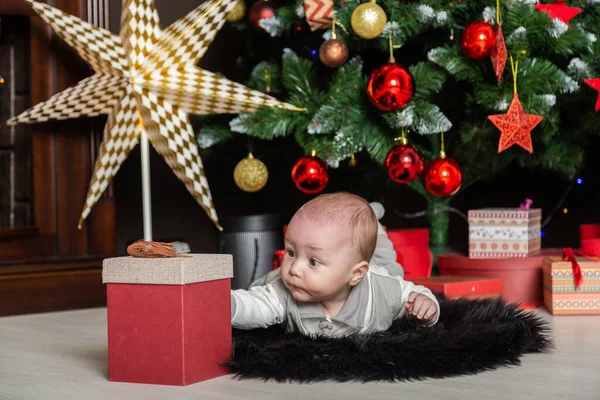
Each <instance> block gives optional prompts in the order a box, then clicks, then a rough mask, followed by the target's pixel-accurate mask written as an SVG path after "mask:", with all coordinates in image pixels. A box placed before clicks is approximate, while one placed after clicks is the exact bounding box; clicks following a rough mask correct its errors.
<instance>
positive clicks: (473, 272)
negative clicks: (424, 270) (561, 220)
mask: <svg viewBox="0 0 600 400" xmlns="http://www.w3.org/2000/svg"><path fill="white" fill-rule="evenodd" d="M562 252H563V250H562V249H543V250H542V251H541V253H540V254H539V255H535V256H530V257H520V258H489V259H474V258H469V257H468V256H466V255H463V254H460V253H442V254H440V255H439V256H438V265H439V267H440V272H441V275H442V276H444V275H458V276H476V277H485V278H493V279H501V280H502V297H503V298H504V299H505V300H506V301H508V302H509V303H519V304H520V305H521V308H535V307H539V306H541V305H542V304H543V301H544V295H543V290H542V289H543V284H542V280H543V278H542V262H543V261H544V258H546V257H549V256H556V255H561V254H562Z"/></svg>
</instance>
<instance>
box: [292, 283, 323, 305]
mask: <svg viewBox="0 0 600 400" xmlns="http://www.w3.org/2000/svg"><path fill="white" fill-rule="evenodd" d="M286 287H287V288H288V290H289V291H290V293H291V294H292V297H293V298H294V300H296V301H297V302H300V303H309V302H312V301H318V300H317V299H315V298H314V296H312V295H311V294H310V293H308V292H307V291H306V290H304V289H300V288H298V287H296V286H292V285H287V284H286Z"/></svg>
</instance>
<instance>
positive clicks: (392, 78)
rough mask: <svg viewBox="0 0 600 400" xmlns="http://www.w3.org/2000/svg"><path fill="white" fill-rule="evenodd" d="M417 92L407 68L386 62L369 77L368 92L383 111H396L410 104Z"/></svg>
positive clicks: (370, 97)
mask: <svg viewBox="0 0 600 400" xmlns="http://www.w3.org/2000/svg"><path fill="white" fill-rule="evenodd" d="M414 93H415V81H414V79H413V77H412V75H411V74H410V72H408V70H407V69H405V68H404V67H401V66H400V65H398V64H385V65H382V66H381V67H379V68H377V69H376V70H375V71H373V73H372V74H371V76H370V77H369V82H368V83H367V94H368V95H369V99H371V101H372V102H373V104H375V106H376V107H377V108H379V109H380V110H382V111H396V110H400V109H401V108H404V107H406V106H407V105H408V103H409V102H410V100H411V99H412V97H413V95H414Z"/></svg>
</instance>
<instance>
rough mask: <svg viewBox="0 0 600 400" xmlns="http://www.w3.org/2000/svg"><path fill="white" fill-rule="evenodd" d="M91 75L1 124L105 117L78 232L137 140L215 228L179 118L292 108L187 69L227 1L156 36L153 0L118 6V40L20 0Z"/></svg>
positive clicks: (129, 0) (220, 20)
mask: <svg viewBox="0 0 600 400" xmlns="http://www.w3.org/2000/svg"><path fill="white" fill-rule="evenodd" d="M27 2H29V3H30V4H31V5H32V7H33V9H34V10H35V11H36V12H37V13H38V14H39V15H40V16H41V17H42V18H43V19H44V20H45V21H46V22H47V23H48V24H50V25H51V26H52V28H53V29H54V30H55V31H56V33H57V34H58V35H59V36H60V37H61V38H62V39H63V40H64V41H65V42H67V43H68V44H69V45H70V46H71V47H72V48H73V49H74V50H75V51H76V52H77V53H78V54H79V55H80V56H81V57H82V58H83V59H84V60H85V61H86V62H87V63H88V64H89V65H90V67H92V68H93V69H94V72H95V74H94V75H92V76H91V77H89V78H86V79H84V80H82V81H80V82H79V83H78V84H77V85H76V86H73V87H71V88H68V89H66V90H64V91H62V92H60V93H58V94H56V95H54V96H53V97H52V98H50V99H49V100H48V101H46V102H43V103H40V104H38V105H36V106H34V107H33V108H31V109H29V110H27V111H25V112H24V113H22V114H20V115H18V116H16V117H14V118H12V119H10V120H9V121H7V124H8V125H14V124H18V123H34V122H44V121H49V120H62V119H71V118H78V117H83V116H87V117H91V116H97V115H100V114H108V121H107V123H106V126H105V128H104V136H103V140H102V144H101V145H100V150H99V153H98V158H97V160H96V165H95V168H94V173H93V175H92V180H91V182H90V186H89V189H88V194H87V198H86V201H85V205H84V207H83V211H82V213H81V220H80V227H81V224H82V222H83V220H84V219H85V218H86V217H87V216H88V215H89V213H90V211H91V208H92V207H93V206H94V205H95V204H96V202H97V201H98V199H99V198H100V196H101V195H102V193H103V192H104V190H105V189H106V187H107V186H108V184H109V183H110V181H111V180H112V178H113V177H114V176H115V174H116V173H117V171H118V170H119V168H120V166H121V164H122V163H123V161H125V159H126V158H127V156H128V155H129V153H130V152H131V150H132V149H133V148H134V147H135V146H136V145H137V144H138V141H139V139H140V136H141V135H142V134H145V135H147V137H148V139H149V141H150V143H151V144H152V146H153V147H154V148H155V149H156V151H157V152H158V153H159V154H160V155H161V156H162V157H163V158H164V160H165V161H166V163H167V164H168V165H169V167H171V169H172V170H173V172H174V173H175V175H177V177H178V178H179V179H180V180H181V181H182V182H183V183H184V184H185V186H186V188H187V189H188V191H189V192H190V193H191V194H192V196H193V197H194V198H195V199H196V201H197V202H198V203H199V204H200V205H201V206H202V207H203V208H204V210H205V211H206V213H207V214H208V216H209V217H210V218H211V220H212V221H213V222H214V223H215V225H216V226H217V228H219V229H221V227H220V225H219V220H218V217H217V213H216V211H215V208H214V205H213V200H212V195H211V193H210V189H209V187H208V182H207V180H206V176H205V175H204V168H203V165H202V160H201V159H200V155H199V153H198V147H197V145H196V140H195V138H194V132H193V130H192V127H191V125H190V122H189V117H188V115H189V114H237V113H247V112H252V111H255V110H256V109H257V108H259V107H262V106H268V107H277V108H285V109H290V110H297V111H299V110H300V109H299V108H296V107H294V106H292V105H289V104H286V103H282V102H280V101H278V100H276V99H275V98H273V97H271V96H268V95H265V94H263V93H261V92H258V91H255V90H252V89H249V88H247V87H245V86H243V85H241V84H239V83H235V82H232V81H230V80H228V79H226V78H223V77H221V76H218V75H216V74H214V73H212V72H209V71H205V70H203V69H200V68H198V67H197V66H196V65H197V64H198V61H200V59H201V58H202V56H203V55H204V53H205V52H206V49H207V48H208V46H209V45H210V43H211V42H212V40H213V39H214V37H215V35H216V34H217V32H218V31H219V29H220V28H221V27H222V26H223V24H224V23H225V16H226V15H227V14H228V13H229V12H230V11H231V10H232V9H233V8H234V6H235V5H236V0H209V1H206V2H205V3H203V4H202V5H201V6H199V7H198V8H196V9H195V10H193V11H191V12H190V13H189V14H188V15H186V16H185V17H183V18H182V19H180V20H178V21H176V22H175V23H173V24H172V25H171V26H169V27H168V28H167V29H165V30H161V28H160V22H159V19H158V13H157V12H156V9H155V7H154V1H153V0H123V13H122V16H121V33H120V36H116V35H113V34H112V33H111V32H109V31H107V30H106V29H102V28H98V27H96V26H93V25H91V24H89V23H87V22H84V21H82V20H81V19H79V18H77V17H74V16H72V15H68V14H65V13H63V12H62V11H60V10H58V9H56V8H54V7H50V6H48V5H46V4H44V3H40V2H37V1H33V0H27Z"/></svg>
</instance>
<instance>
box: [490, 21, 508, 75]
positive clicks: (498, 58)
mask: <svg viewBox="0 0 600 400" xmlns="http://www.w3.org/2000/svg"><path fill="white" fill-rule="evenodd" d="M490 58H491V59H492V66H493V67H494V72H495V73H496V79H497V80H498V85H499V84H500V81H501V80H502V75H503V74H504V66H505V65H506V43H504V34H503V33H502V25H498V30H497V31H496V43H495V44H494V47H493V48H492V52H491V53H490Z"/></svg>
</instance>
